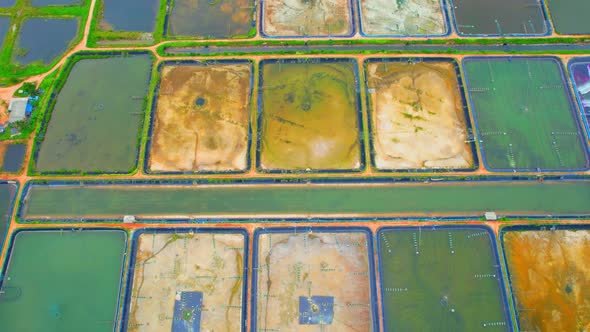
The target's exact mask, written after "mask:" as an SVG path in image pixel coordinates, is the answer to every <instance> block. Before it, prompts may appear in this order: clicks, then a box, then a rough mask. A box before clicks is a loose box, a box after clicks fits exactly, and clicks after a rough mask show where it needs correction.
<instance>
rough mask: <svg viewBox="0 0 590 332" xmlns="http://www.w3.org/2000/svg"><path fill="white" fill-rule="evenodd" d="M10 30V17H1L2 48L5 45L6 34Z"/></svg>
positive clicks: (0, 44) (0, 35)
mask: <svg viewBox="0 0 590 332" xmlns="http://www.w3.org/2000/svg"><path fill="white" fill-rule="evenodd" d="M9 29H10V17H8V16H0V46H2V45H3V44H4V40H5V39H6V34H7V33H8V30H9Z"/></svg>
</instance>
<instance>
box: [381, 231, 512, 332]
mask: <svg viewBox="0 0 590 332" xmlns="http://www.w3.org/2000/svg"><path fill="white" fill-rule="evenodd" d="M379 263H380V273H381V280H382V284H381V287H382V301H383V311H384V317H383V319H384V327H385V331H388V332H391V331H441V332H442V331H452V332H461V331H466V332H467V331H479V330H485V331H488V330H489V331H508V330H509V327H510V324H511V323H510V319H509V317H508V316H507V314H506V312H505V311H504V305H503V297H502V292H503V287H502V283H501V278H502V275H501V272H500V270H499V267H498V266H499V265H498V261H497V258H496V256H495V252H494V247H493V245H492V242H491V238H490V233H489V232H488V231H487V230H486V229H483V228H472V229H456V228H455V229H453V228H447V229H445V228H439V229H436V230H433V228H431V227H430V228H426V227H424V228H412V229H397V230H385V231H381V232H380V234H379Z"/></svg>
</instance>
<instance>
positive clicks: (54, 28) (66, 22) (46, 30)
mask: <svg viewBox="0 0 590 332" xmlns="http://www.w3.org/2000/svg"><path fill="white" fill-rule="evenodd" d="M79 23H80V22H79V19H77V18H41V17H33V18H29V19H26V20H25V21H24V23H23V24H22V25H21V27H20V30H19V32H18V37H17V40H16V44H15V47H14V50H13V51H12V52H13V54H12V58H13V61H15V62H17V63H19V64H23V65H27V64H30V63H33V62H39V63H41V64H50V63H52V62H53V61H54V60H55V59H57V58H58V57H59V56H60V55H62V54H63V53H65V52H66V51H67V50H68V49H69V48H70V46H72V44H71V43H72V41H73V40H74V39H75V38H76V35H77V34H78V29H79V27H78V25H79Z"/></svg>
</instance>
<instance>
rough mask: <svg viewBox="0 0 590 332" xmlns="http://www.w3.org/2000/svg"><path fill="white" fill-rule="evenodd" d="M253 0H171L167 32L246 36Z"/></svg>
mask: <svg viewBox="0 0 590 332" xmlns="http://www.w3.org/2000/svg"><path fill="white" fill-rule="evenodd" d="M253 16H254V1H253V0H213V1H211V0H174V3H173V6H172V8H171V9H170V14H169V16H168V27H167V29H168V31H167V34H168V35H169V36H173V37H181V36H187V37H189V36H190V37H205V38H231V37H246V36H247V35H248V34H250V31H251V30H252V29H255V27H254V25H253V20H252V19H253Z"/></svg>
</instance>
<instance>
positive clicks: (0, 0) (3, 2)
mask: <svg viewBox="0 0 590 332" xmlns="http://www.w3.org/2000/svg"><path fill="white" fill-rule="evenodd" d="M15 3H16V0H0V7H1V8H6V7H12V6H14V4H15Z"/></svg>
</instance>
